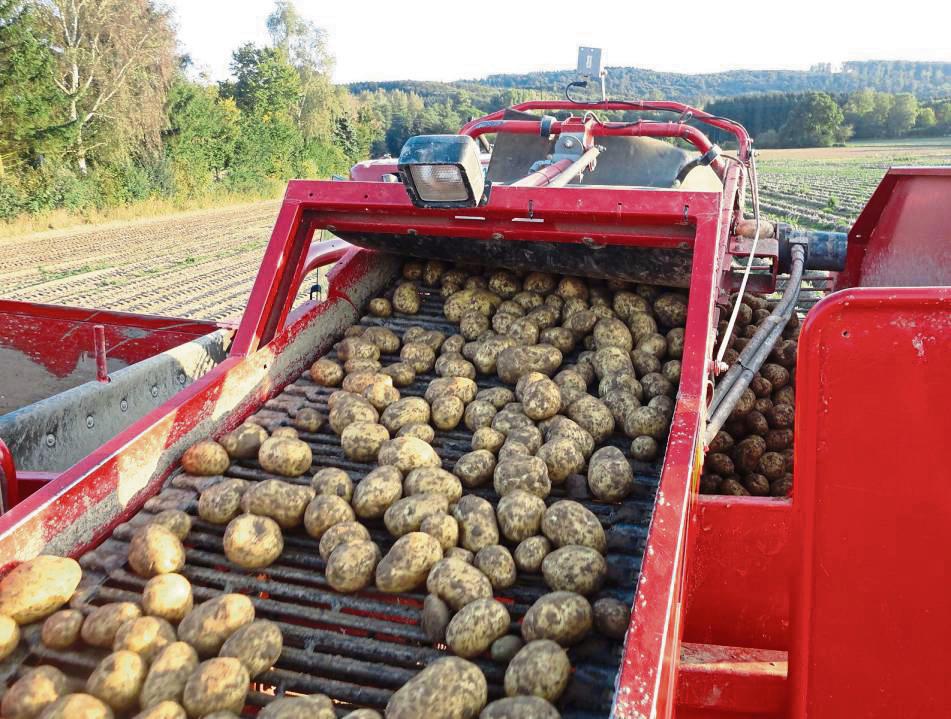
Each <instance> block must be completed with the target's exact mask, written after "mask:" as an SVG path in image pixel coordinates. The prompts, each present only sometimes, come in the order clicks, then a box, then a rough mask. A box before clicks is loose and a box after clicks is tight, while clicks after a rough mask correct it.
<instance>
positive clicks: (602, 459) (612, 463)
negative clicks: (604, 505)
mask: <svg viewBox="0 0 951 719" xmlns="http://www.w3.org/2000/svg"><path fill="white" fill-rule="evenodd" d="M588 488H589V489H590V490H591V494H592V495H594V497H595V498H597V499H600V500H601V501H603V502H620V501H621V500H622V499H624V498H625V497H627V496H628V495H629V494H630V493H631V491H633V489H634V471H633V470H632V469H631V464H630V462H628V461H627V458H626V457H625V456H624V453H623V452H622V451H621V450H620V449H618V448H617V447H602V448H601V449H599V450H598V451H597V452H595V453H594V454H592V455H591V461H590V462H589V463H588Z"/></svg>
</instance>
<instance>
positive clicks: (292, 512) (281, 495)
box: [232, 479, 315, 529]
mask: <svg viewBox="0 0 951 719" xmlns="http://www.w3.org/2000/svg"><path fill="white" fill-rule="evenodd" d="M314 495H315V492H314V490H313V489H312V488H311V487H302V486H300V485H297V484H290V483H289V482H283V481H281V480H279V479H266V480H264V481H263V482H254V483H253V484H252V485H251V487H250V488H248V490H247V491H246V492H245V493H244V494H243V495H242V497H241V509H242V510H244V511H245V512H248V513H249V514H257V515H260V516H262V517H269V518H271V519H273V520H274V521H276V522H277V524H278V525H280V527H281V528H283V529H290V528H292V527H298V526H300V524H301V522H302V521H303V519H304V510H305V509H307V504H308V503H309V502H310V501H311V500H312V499H313V498H314ZM234 521H235V520H232V524H233V523H234Z"/></svg>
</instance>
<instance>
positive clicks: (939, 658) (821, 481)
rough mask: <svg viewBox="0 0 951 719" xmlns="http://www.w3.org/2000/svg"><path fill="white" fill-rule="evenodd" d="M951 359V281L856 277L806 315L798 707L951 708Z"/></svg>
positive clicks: (928, 713) (842, 713)
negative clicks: (886, 282) (878, 284)
mask: <svg viewBox="0 0 951 719" xmlns="http://www.w3.org/2000/svg"><path fill="white" fill-rule="evenodd" d="M924 259H925V258H922V260H924ZM948 357H951V288H947V287H945V288H918V289H916V288H862V289H854V290H845V291H842V292H839V293H836V294H833V295H831V296H829V297H827V298H825V299H824V300H823V301H822V302H820V303H819V304H817V305H816V306H815V307H814V308H813V310H812V312H810V314H809V315H808V316H807V318H806V320H805V323H804V325H803V329H802V334H801V336H800V340H799V363H798V370H797V374H798V378H797V391H796V396H797V400H798V402H797V406H796V457H795V460H796V496H795V500H794V508H795V519H796V522H795V527H796V530H795V531H796V534H795V537H796V539H795V541H796V543H797V544H798V545H799V547H800V551H801V555H800V572H799V575H798V581H797V583H796V592H795V595H794V598H793V625H792V633H793V640H792V649H791V652H790V682H791V684H790V695H791V698H792V699H791V713H790V716H792V717H807V716H808V717H809V718H810V719H824V718H826V717H828V718H829V719H832V718H833V717H834V718H835V719H840V718H841V717H868V718H878V717H881V718H883V719H884V718H885V717H889V718H891V717H904V718H909V719H911V718H917V717H921V718H922V719H923V718H924V717H929V718H931V717H941V716H951V693H949V692H948V691H947V676H948V670H947V647H948V644H949V642H951V612H949V611H948V596H949V594H951V574H949V573H948V563H947V561H946V558H945V554H946V552H947V547H948V546H949V545H951V465H949V463H948V460H947V444H948V428H949V422H948V419H947V417H948V407H949V406H951V362H949V361H948ZM886 388H887V389H886Z"/></svg>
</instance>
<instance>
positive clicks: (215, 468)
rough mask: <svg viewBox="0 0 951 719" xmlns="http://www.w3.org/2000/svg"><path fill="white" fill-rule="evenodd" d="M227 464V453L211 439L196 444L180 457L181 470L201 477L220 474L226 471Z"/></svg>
mask: <svg viewBox="0 0 951 719" xmlns="http://www.w3.org/2000/svg"><path fill="white" fill-rule="evenodd" d="M229 464H231V460H230V459H229V457H228V452H227V451H226V450H225V448H224V447H222V446H221V445H220V444H218V443H217V442H215V441H214V440H211V439H206V440H202V441H201V442H196V443H195V444H193V445H192V446H191V447H189V448H188V449H186V450H185V453H184V454H183V455H182V469H184V470H185V471H186V472H188V473H189V474H195V475H199V476H203V477H210V476H212V475H215V474H221V473H222V472H224V471H225V470H226V469H228V465H229Z"/></svg>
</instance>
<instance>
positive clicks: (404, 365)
mask: <svg viewBox="0 0 951 719" xmlns="http://www.w3.org/2000/svg"><path fill="white" fill-rule="evenodd" d="M380 371H381V372H382V373H383V374H385V375H386V376H388V377H389V378H390V379H392V380H393V384H394V385H395V386H396V387H408V386H409V385H411V384H413V382H415V381H416V370H414V369H413V366H412V365H411V364H409V363H408V362H394V363H393V364H391V365H389V366H387V367H384V368H383V369H382V370H380Z"/></svg>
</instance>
